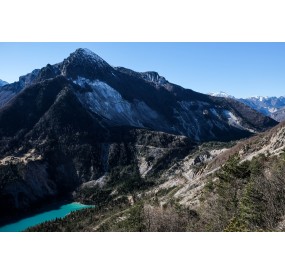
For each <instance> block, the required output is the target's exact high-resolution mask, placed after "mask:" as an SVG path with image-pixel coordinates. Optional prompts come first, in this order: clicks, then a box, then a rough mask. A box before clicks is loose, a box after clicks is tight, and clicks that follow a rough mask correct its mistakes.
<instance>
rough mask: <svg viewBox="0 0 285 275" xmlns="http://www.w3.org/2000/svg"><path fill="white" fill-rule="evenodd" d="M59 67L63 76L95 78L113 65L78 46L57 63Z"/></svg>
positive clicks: (109, 69)
mask: <svg viewBox="0 0 285 275" xmlns="http://www.w3.org/2000/svg"><path fill="white" fill-rule="evenodd" d="M59 69H60V71H61V74H62V75H63V76H67V77H71V78H76V77H78V76H81V77H86V78H89V79H95V78H98V77H100V75H102V74H103V73H104V74H105V73H106V72H107V71H111V70H113V67H112V66H110V65H109V64H108V63H107V62H106V61H105V60H103V59H102V58H101V57H100V56H98V55H97V54H95V53H94V52H92V51H90V50H88V49H83V48H79V49H77V50H76V51H75V52H73V53H71V54H70V55H69V57H68V58H66V59H64V61H63V62H62V63H60V64H59Z"/></svg>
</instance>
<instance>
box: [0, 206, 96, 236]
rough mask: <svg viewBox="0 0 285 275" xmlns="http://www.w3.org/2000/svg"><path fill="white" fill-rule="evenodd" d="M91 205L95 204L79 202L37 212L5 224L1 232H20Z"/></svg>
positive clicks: (0, 228) (0, 229)
mask: <svg viewBox="0 0 285 275" xmlns="http://www.w3.org/2000/svg"><path fill="white" fill-rule="evenodd" d="M90 207H93V206H90V205H84V204H81V203H77V202H73V203H68V204H64V205H61V206H59V207H57V208H56V209H52V210H48V211H45V212H42V213H37V214H35V215H33V216H30V217H26V218H23V219H21V220H19V221H17V222H14V223H10V224H7V225H4V226H2V227H0V232H20V231H23V230H25V229H27V228H28V227H30V226H34V225H37V224H40V223H43V222H46V221H51V220H54V219H56V218H63V217H65V216H66V215H67V214H69V213H70V212H73V211H77V210H81V209H84V208H90Z"/></svg>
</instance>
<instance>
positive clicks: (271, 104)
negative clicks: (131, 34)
mask: <svg viewBox="0 0 285 275" xmlns="http://www.w3.org/2000/svg"><path fill="white" fill-rule="evenodd" d="M238 100H239V101H240V102H243V103H244V104H247V105H248V106H250V107H251V108H253V109H255V110H257V111H259V112H261V113H263V114H264V115H268V116H271V115H272V114H273V113H275V112H276V111H278V110H279V109H281V108H282V107H285V97H283V96H280V97H275V96H273V97H267V96H266V97H264V96H256V97H250V98H245V99H242V98H240V99H238ZM271 117H272V116H271Z"/></svg>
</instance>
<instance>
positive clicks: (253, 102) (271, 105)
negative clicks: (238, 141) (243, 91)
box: [209, 92, 285, 121]
mask: <svg viewBox="0 0 285 275" xmlns="http://www.w3.org/2000/svg"><path fill="white" fill-rule="evenodd" d="M209 95H211V96H216V97H224V98H232V99H236V100H238V101H240V102H242V103H244V104H246V105H248V106H249V107H251V108H253V109H255V110H256V111H258V112H261V113H262V114H264V115H266V116H270V117H271V118H273V119H275V120H277V121H283V120H285V97H284V96H280V97H276V96H272V97H269V96H254V97H249V98H235V97H234V96H231V95H229V94H227V93H225V92H219V93H209Z"/></svg>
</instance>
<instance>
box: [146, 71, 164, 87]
mask: <svg viewBox="0 0 285 275" xmlns="http://www.w3.org/2000/svg"><path fill="white" fill-rule="evenodd" d="M141 75H142V78H143V79H144V80H146V81H149V82H153V83H155V84H159V85H163V84H166V83H168V82H167V80H166V79H165V78H164V77H163V76H160V75H159V74H158V73H157V72H145V73H141Z"/></svg>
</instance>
